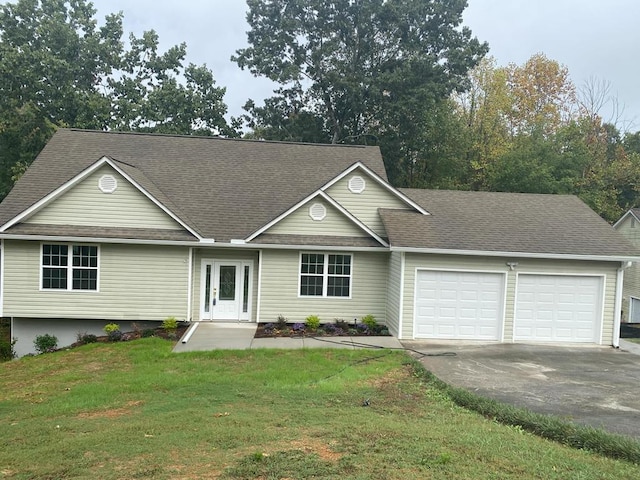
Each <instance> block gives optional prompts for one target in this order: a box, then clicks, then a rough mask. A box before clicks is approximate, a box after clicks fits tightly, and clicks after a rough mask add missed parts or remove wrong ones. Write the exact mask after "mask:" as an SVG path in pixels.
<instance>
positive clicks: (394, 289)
mask: <svg viewBox="0 0 640 480" xmlns="http://www.w3.org/2000/svg"><path fill="white" fill-rule="evenodd" d="M403 255H404V254H403V253H400V252H392V253H391V255H390V257H389V283H388V287H387V322H386V324H387V327H389V331H390V332H391V333H392V334H393V335H395V336H396V337H397V336H398V335H399V333H400V301H401V298H402V292H401V283H402V282H401V279H402V256H403Z"/></svg>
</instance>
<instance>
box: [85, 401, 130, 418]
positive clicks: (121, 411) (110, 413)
mask: <svg viewBox="0 0 640 480" xmlns="http://www.w3.org/2000/svg"><path fill="white" fill-rule="evenodd" d="M142 403H143V402H142V400H135V401H131V402H127V404H126V406H124V407H120V408H110V409H108V410H100V411H97V412H83V413H80V414H78V415H77V417H78V418H88V419H92V418H118V417H123V416H125V415H130V414H132V413H133V407H137V406H139V405H142Z"/></svg>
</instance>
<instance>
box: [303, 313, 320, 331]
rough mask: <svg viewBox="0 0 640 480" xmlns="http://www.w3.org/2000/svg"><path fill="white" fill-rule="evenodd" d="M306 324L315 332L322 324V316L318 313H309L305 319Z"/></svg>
mask: <svg viewBox="0 0 640 480" xmlns="http://www.w3.org/2000/svg"><path fill="white" fill-rule="evenodd" d="M304 324H305V325H306V327H307V328H308V329H309V330H311V331H312V332H315V331H316V330H318V327H319V326H320V317H318V315H309V316H308V317H307V318H306V319H305V321H304Z"/></svg>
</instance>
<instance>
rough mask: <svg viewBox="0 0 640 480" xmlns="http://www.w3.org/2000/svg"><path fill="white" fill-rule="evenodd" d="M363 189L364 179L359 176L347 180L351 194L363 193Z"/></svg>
mask: <svg viewBox="0 0 640 480" xmlns="http://www.w3.org/2000/svg"><path fill="white" fill-rule="evenodd" d="M364 187H366V184H365V181H364V178H362V177H361V176H360V175H354V176H353V177H351V178H350V179H349V190H350V191H351V192H352V193H362V192H364Z"/></svg>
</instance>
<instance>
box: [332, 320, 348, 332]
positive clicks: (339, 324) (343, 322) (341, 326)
mask: <svg viewBox="0 0 640 480" xmlns="http://www.w3.org/2000/svg"><path fill="white" fill-rule="evenodd" d="M335 323H336V328H339V329H340V330H342V331H344V332H346V331H347V330H349V323H348V322H347V321H346V320H344V319H342V318H336V322H335Z"/></svg>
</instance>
